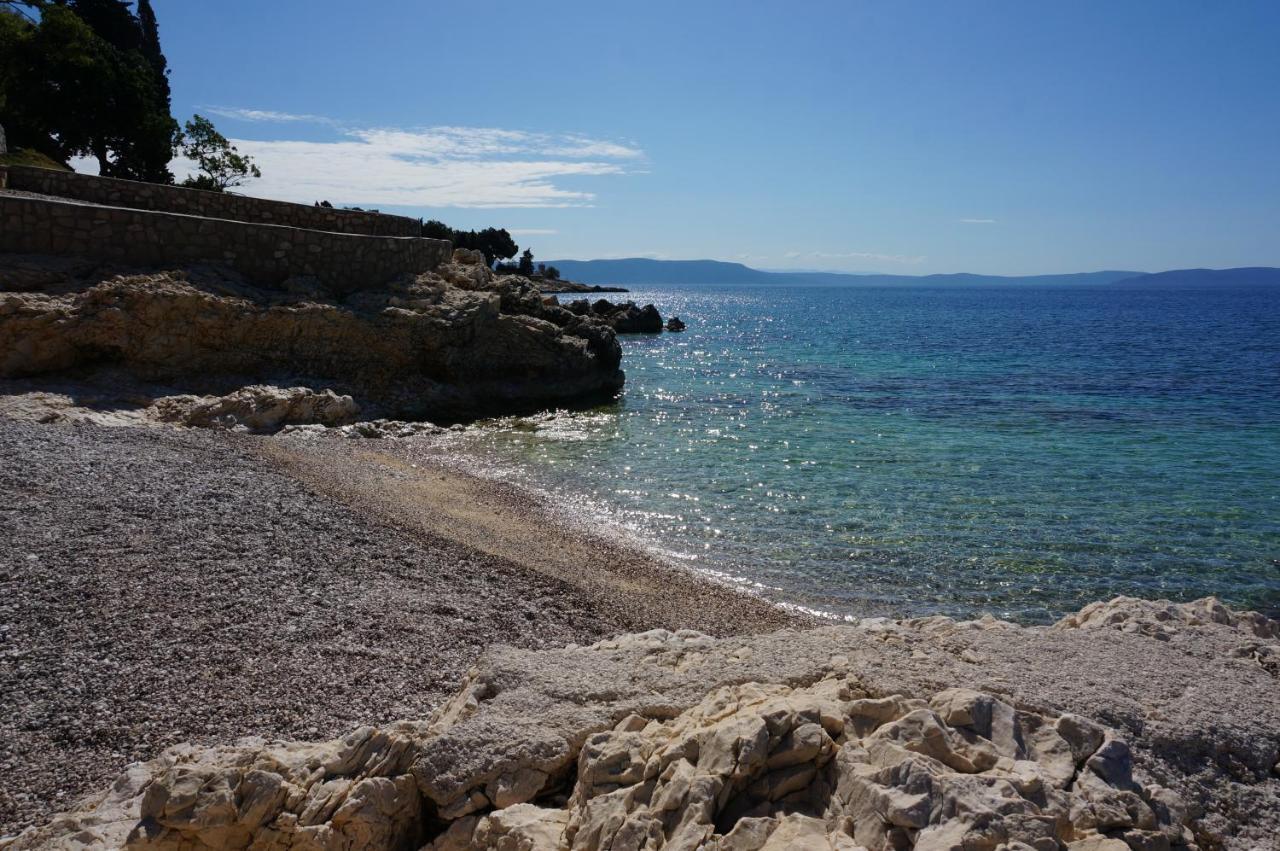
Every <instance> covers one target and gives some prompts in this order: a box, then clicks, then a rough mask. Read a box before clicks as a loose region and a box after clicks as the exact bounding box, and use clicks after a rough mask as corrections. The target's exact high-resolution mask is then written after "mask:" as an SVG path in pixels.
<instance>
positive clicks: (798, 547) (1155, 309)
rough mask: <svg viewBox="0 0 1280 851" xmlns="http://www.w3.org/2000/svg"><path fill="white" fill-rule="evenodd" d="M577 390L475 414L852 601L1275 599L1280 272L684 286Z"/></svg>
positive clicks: (708, 554) (713, 565)
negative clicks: (1190, 281)
mask: <svg viewBox="0 0 1280 851" xmlns="http://www.w3.org/2000/svg"><path fill="white" fill-rule="evenodd" d="M627 297H629V298H634V299H636V300H637V301H638V302H639V303H641V304H643V303H645V302H647V301H652V302H654V303H656V304H658V306H659V307H660V309H661V310H662V312H663V314H664V316H666V315H672V314H678V315H679V316H681V317H682V318H684V319H685V321H686V322H688V323H689V329H688V331H686V332H685V333H683V334H663V335H661V336H655V337H644V336H628V337H625V338H623V349H624V358H623V368H624V369H625V370H626V372H627V384H626V389H625V391H624V395H623V398H622V399H620V400H619V401H618V402H617V403H615V404H612V405H608V406H604V407H600V408H596V409H593V410H590V411H586V412H576V413H565V414H560V415H557V416H543V417H532V418H524V419H515V420H503V421H499V422H495V423H490V424H487V425H486V426H485V427H483V428H479V429H472V430H470V431H468V432H467V433H465V435H464V436H463V437H461V438H460V440H461V441H462V442H463V443H464V444H466V447H464V448H471V449H474V450H475V451H477V452H479V453H482V454H484V455H486V456H487V457H490V458H493V459H497V460H498V461H499V462H500V463H501V462H510V467H511V468H512V469H517V470H519V471H520V473H519V475H520V476H523V477H525V478H527V480H528V481H529V482H530V483H532V484H535V485H537V486H539V487H542V488H545V489H548V490H550V491H553V492H554V493H556V494H557V495H559V496H561V497H562V498H563V500H564V501H565V502H566V503H568V504H571V505H576V506H579V507H581V509H582V510H583V511H584V512H586V513H590V514H594V515H597V516H600V515H603V516H606V517H608V518H610V519H612V520H613V521H614V522H616V523H617V524H619V525H620V526H621V527H623V528H626V529H629V530H630V531H631V532H633V533H634V534H635V535H637V536H639V537H640V538H641V539H642V540H645V541H648V542H649V543H650V544H652V545H653V546H655V547H657V548H659V549H661V550H662V551H664V552H666V553H667V554H668V555H670V556H671V557H673V558H677V559H680V560H682V561H683V562H685V563H686V564H689V565H690V566H693V567H695V568H699V569H704V570H709V571H712V572H715V573H717V574H720V575H723V576H728V577H732V578H733V579H735V580H736V581H740V582H744V583H746V584H748V585H750V586H751V587H754V588H756V589H757V590H758V591H760V593H763V594H765V595H766V596H768V597H770V598H771V599H775V600H778V601H782V602H787V603H792V604H796V605H800V606H804V607H808V608H812V609H817V610H822V611H826V612H831V613H835V614H839V615H844V614H855V615H867V614H892V615H920V614H932V613H943V614H950V615H957V616H967V615H973V614H975V613H979V612H992V613H994V614H996V615H998V616H1001V617H1010V618H1014V619H1018V620H1024V621H1045V620H1049V619H1051V618H1055V617H1057V616H1059V615H1061V614H1062V613H1064V612H1067V611H1070V610H1073V609H1076V608H1078V607H1079V606H1080V605H1082V604H1084V603H1086V602H1089V601H1091V600H1095V599H1099V598H1106V597H1109V596H1112V595H1115V594H1133V595H1137V596H1143V597H1170V598H1174V599H1192V598H1195V597H1199V596H1203V595H1206V594H1216V595H1218V596H1220V597H1222V598H1223V599H1225V600H1227V601H1228V602H1230V603H1232V604H1234V605H1240V606H1247V607H1252V608H1258V609H1262V610H1264V611H1268V612H1270V613H1273V614H1274V613H1276V612H1277V611H1278V610H1280V561H1278V560H1280V290H1277V289H1275V288H1273V289H1270V290H1267V289H1238V290H1217V291H1164V292H1161V291H1151V290H1118V289H1026V288H1019V289H952V290H947V289H780V288H779V289H773V288H756V287H741V288H728V287H722V288H707V287H699V288H692V287H690V288H667V289H662V290H656V289H655V290H646V291H636V292H633V293H632V294H631V295H630V296H627Z"/></svg>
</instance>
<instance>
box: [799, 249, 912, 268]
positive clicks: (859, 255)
mask: <svg viewBox="0 0 1280 851" xmlns="http://www.w3.org/2000/svg"><path fill="white" fill-rule="evenodd" d="M783 257H785V258H786V259H788V260H874V261H876V262H880V263H905V264H910V265H914V264H917V263H923V262H924V261H925V259H926V258H925V257H924V256H911V255H906V254H877V253H875V252H870V251H841V252H830V251H788V252H787V253H786V254H784V255H783Z"/></svg>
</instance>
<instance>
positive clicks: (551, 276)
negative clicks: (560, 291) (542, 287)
mask: <svg viewBox="0 0 1280 851" xmlns="http://www.w3.org/2000/svg"><path fill="white" fill-rule="evenodd" d="M545 276H546V278H547V280H549V281H558V280H560V270H559V269H557V268H556V267H555V266H548V267H547V271H546V272H545Z"/></svg>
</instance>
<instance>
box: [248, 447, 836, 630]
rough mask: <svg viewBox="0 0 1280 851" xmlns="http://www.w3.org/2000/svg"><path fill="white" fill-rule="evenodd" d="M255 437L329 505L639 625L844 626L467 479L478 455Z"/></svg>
mask: <svg viewBox="0 0 1280 851" xmlns="http://www.w3.org/2000/svg"><path fill="white" fill-rule="evenodd" d="M249 440H250V441H251V443H249V444H248V447H249V451H251V452H253V453H254V454H256V455H257V456H258V457H261V458H262V459H263V460H265V461H267V462H268V463H270V464H272V465H273V466H275V467H276V468H277V469H280V470H282V471H283V472H285V473H286V474H288V475H289V476H291V477H293V478H295V479H297V480H298V481H301V482H304V483H305V484H306V485H308V486H309V487H313V488H316V489H317V490H318V491H320V492H321V493H324V494H325V495H327V496H329V497H330V498H333V499H336V500H338V501H339V502H342V503H343V504H346V505H348V506H351V507H354V508H356V509H357V510H360V511H365V512H369V513H370V515H371V516H373V517H375V518H377V519H378V520H379V521H381V522H390V523H395V524H398V525H402V526H405V527H407V528H415V529H419V530H423V531H426V532H428V533H430V534H433V535H439V536H441V537H444V538H446V539H448V540H451V541H454V542H455V543H458V544H460V545H462V546H466V547H470V548H473V549H476V550H479V551H481V552H485V553H487V554H489V555H492V556H496V557H499V558H504V559H508V560H510V561H512V562H513V563H515V564H518V565H520V566H521V567H523V568H525V569H527V570H531V571H535V572H537V573H540V574H542V575H545V576H548V577H551V578H553V579H555V580H557V581H562V582H565V583H567V584H569V585H571V586H573V587H575V588H577V589H579V590H580V591H582V592H584V593H587V594H589V595H591V596H593V597H595V598H596V599H597V601H598V603H599V604H600V606H601V610H602V611H614V610H617V611H619V617H626V618H627V619H628V620H630V621H632V622H633V623H635V622H638V623H635V626H636V627H637V628H640V629H650V628H658V627H661V628H666V629H672V630H677V629H697V630H699V631H700V632H706V633H708V634H711V635H727V634H746V633H754V632H762V631H769V630H772V629H781V628H784V627H790V626H816V625H819V624H820V623H832V622H834V620H827V619H825V618H824V619H821V620H819V619H818V618H815V617H814V616H812V615H810V614H807V613H802V612H798V611H795V610H794V609H793V608H792V607H789V606H788V605H787V604H785V603H777V602H774V601H771V600H767V599H764V598H762V597H760V596H757V595H755V594H752V593H751V592H750V591H749V590H748V589H747V588H746V587H743V586H738V585H736V584H731V583H730V582H726V581H719V580H718V579H717V578H715V577H714V576H712V575H710V574H709V573H706V572H703V571H700V570H698V569H696V568H690V567H687V566H684V565H679V564H673V563H668V562H666V561H664V560H662V559H660V558H658V557H657V556H656V555H655V554H653V553H651V552H649V551H647V550H646V549H645V548H644V547H643V546H642V545H641V543H640V542H638V541H629V540H625V539H624V538H623V537H622V536H621V535H619V534H617V533H616V532H613V533H610V532H604V533H601V532H595V531H592V530H589V529H585V528H582V527H581V525H579V524H577V523H573V522H571V521H570V520H569V518H567V517H566V516H565V515H564V514H563V513H562V512H561V511H560V510H559V507H558V506H556V505H554V504H552V503H551V502H550V501H549V499H548V497H547V495H545V494H542V493H539V492H536V491H534V490H533V489H532V488H529V487H527V486H524V485H521V484H515V483H511V482H505V481H501V480H499V479H496V478H488V477H485V476H481V475H478V474H476V473H474V472H471V471H468V470H466V469H465V466H466V461H467V460H468V459H470V458H472V457H473V456H469V455H465V454H454V455H453V456H452V457H451V456H450V450H449V449H448V448H447V447H439V446H438V445H436V444H434V442H430V441H428V442H419V441H417V440H414V439H408V440H378V441H350V440H324V439H321V440H316V441H296V440H287V439H284V440H282V439H280V438H278V437H276V438H249ZM611 531H612V530H611ZM616 598H621V599H622V601H623V606H622V607H621V609H619V608H618V606H617V604H618V602H619V600H618V599H616ZM624 612H625V615H624V614H623V613H624Z"/></svg>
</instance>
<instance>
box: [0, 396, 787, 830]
mask: <svg viewBox="0 0 1280 851" xmlns="http://www.w3.org/2000/svg"><path fill="white" fill-rule="evenodd" d="M413 443H414V442H413V441H408V442H402V441H394V440H383V441H354V440H322V441H307V442H302V441H291V440H287V439H282V438H279V437H252V436H245V435H237V434H230V433H222V432H216V431H208V430H202V429H175V428H170V427H155V426H110V427H109V426H98V425H94V424H91V423H80V424H76V425H69V424H64V425H54V424H41V423H29V422H19V421H17V420H13V419H9V418H6V417H0V448H3V451H0V483H3V485H4V487H5V489H6V491H7V492H10V493H13V494H17V495H19V496H20V498H19V499H16V500H14V501H13V503H12V504H11V505H9V506H6V507H5V508H4V509H3V510H0V529H3V531H4V536H5V538H6V540H7V541H9V542H10V546H9V547H8V548H7V549H8V552H7V553H6V555H5V556H4V557H0V599H5V600H7V601H8V603H7V605H6V608H5V611H4V617H3V622H4V626H5V630H4V632H3V633H2V634H0V639H2V640H0V650H2V651H3V652H4V657H5V659H6V664H5V665H4V666H3V667H0V695H4V697H3V698H0V742H2V743H3V744H2V745H0V765H3V766H4V767H5V770H4V771H0V836H6V835H11V834H14V833H17V832H18V831H20V830H21V829H23V828H25V827H28V826H31V825H33V824H38V823H42V822H45V821H47V820H48V818H49V817H50V816H52V815H53V814H54V813H55V812H58V811H61V810H65V809H66V808H67V807H68V806H70V805H71V804H72V803H74V802H75V801H76V800H77V799H78V798H80V797H81V796H82V795H84V794H86V793H88V792H90V791H91V790H93V789H95V788H99V787H101V786H103V785H105V784H107V783H109V782H110V780H111V779H112V778H113V777H115V776H116V775H117V774H119V772H120V771H121V770H123V768H124V767H125V766H126V765H127V764H129V763H132V762H136V761H138V760H145V759H151V758H153V757H156V756H157V755H158V754H159V753H160V752H161V751H163V750H164V749H165V748H167V747H170V746H172V745H174V744H177V743H179V742H192V743H194V744H200V745H210V744H226V743H230V742H232V741H235V740H237V739H239V738H240V737H242V736H245V735H255V736H262V737H265V738H268V739H271V738H304V739H316V738H321V737H327V736H334V735H340V734H342V733H344V732H345V731H347V730H348V729H351V728H354V727H357V726H361V725H365V724H371V723H373V724H378V723H387V722H390V721H393V720H395V719H398V718H406V717H426V716H427V715H429V714H430V712H431V711H432V710H433V709H434V708H436V707H437V706H438V705H439V703H440V702H442V701H444V700H445V699H447V698H448V697H449V696H451V695H452V694H453V693H454V691H455V690H456V685H457V683H458V682H460V681H461V680H462V679H463V677H464V675H465V674H466V672H467V671H468V669H470V668H471V666H472V665H473V664H475V662H476V659H477V658H478V657H480V655H481V654H482V653H483V652H484V651H485V649H486V648H488V647H491V646H493V645H509V646H512V647H517V648H524V649H542V648H553V647H561V646H564V645H568V644H575V643H576V644H589V643H591V642H594V641H597V640H599V639H601V638H604V637H607V636H610V635H614V634H618V633H623V632H629V631H641V630H646V629H651V628H655V627H665V628H668V629H672V630H678V629H681V628H692V629H697V630H699V631H702V632H707V633H711V634H715V635H729V634H734V633H747V632H769V631H773V630H777V629H781V628H784V627H789V626H790V627H802V626H806V625H809V624H811V623H812V621H811V620H809V619H807V618H804V617H800V616H796V615H793V614H790V613H787V612H785V611H784V610H782V609H780V608H778V607H776V606H773V605H771V604H769V603H767V602H765V601H763V600H760V599H758V598H755V597H752V596H750V595H747V594H745V593H742V592H740V591H737V590H734V589H731V588H728V587H725V586H723V585H720V584H717V583H714V582H711V581H709V580H705V579H702V578H701V577H698V576H696V575H694V574H693V573H691V572H689V571H684V570H679V569H676V568H673V567H671V566H669V565H665V564H662V563H660V562H658V561H657V560H656V559H654V558H652V557H650V556H649V555H647V554H645V553H643V552H640V551H638V550H635V549H631V548H628V547H626V546H625V545H624V544H622V543H621V542H617V541H609V540H606V539H605V538H603V537H601V536H591V535H587V534H583V533H582V532H581V531H580V530H574V529H571V528H569V527H568V526H567V525H565V524H564V523H562V522H560V521H559V520H558V519H556V518H555V517H554V516H553V513H551V512H548V511H546V510H544V507H541V506H539V505H538V501H537V500H536V499H531V498H530V496H529V495H528V494H526V493H524V492H521V491H519V490H518V489H516V488H513V487H511V486H504V485H503V484H502V483H499V482H493V481H488V480H484V479H481V478H478V477H476V476H471V475H468V474H466V473H463V472H460V471H458V470H456V469H452V470H451V469H448V468H447V466H446V465H444V464H442V463H434V464H433V463H430V462H429V461H428V460H426V459H425V458H422V457H419V453H416V452H414V451H413V448H412V447H413ZM413 464H418V465H419V466H418V467H417V468H415V467H413V466H412V465H413Z"/></svg>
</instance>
